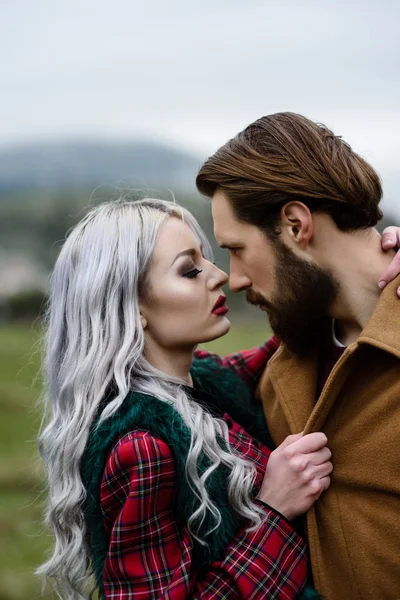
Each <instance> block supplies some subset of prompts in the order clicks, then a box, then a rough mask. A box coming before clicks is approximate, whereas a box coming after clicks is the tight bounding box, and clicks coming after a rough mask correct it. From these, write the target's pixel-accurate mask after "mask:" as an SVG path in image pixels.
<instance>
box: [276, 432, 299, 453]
mask: <svg viewBox="0 0 400 600" xmlns="http://www.w3.org/2000/svg"><path fill="white" fill-rule="evenodd" d="M302 437H303V432H301V433H295V434H294V435H288V436H287V438H285V439H284V440H283V442H282V444H280V445H279V446H278V448H280V449H281V450H283V448H286V446H290V444H293V443H294V442H297V440H299V439H301V438H302Z"/></svg>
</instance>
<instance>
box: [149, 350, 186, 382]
mask: <svg viewBox="0 0 400 600" xmlns="http://www.w3.org/2000/svg"><path fill="white" fill-rule="evenodd" d="M193 352H194V347H190V348H162V347H160V346H158V345H156V344H152V343H147V344H146V349H145V355H146V359H147V360H148V362H149V363H150V364H151V365H152V366H153V367H155V368H156V369H159V370H160V371H162V372H163V373H165V374H166V375H170V376H171V377H174V378H175V379H180V380H181V381H183V382H184V383H186V385H190V386H192V385H193V380H192V376H191V374H190V369H191V367H192V362H193Z"/></svg>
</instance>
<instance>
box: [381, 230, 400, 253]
mask: <svg viewBox="0 0 400 600" xmlns="http://www.w3.org/2000/svg"><path fill="white" fill-rule="evenodd" d="M399 241H400V228H399V227H395V226H394V225H390V226H389V227H385V229H384V230H383V232H382V248H383V249H384V250H389V249H390V248H394V247H395V246H398V245H399Z"/></svg>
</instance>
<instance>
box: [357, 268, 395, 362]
mask: <svg viewBox="0 0 400 600" xmlns="http://www.w3.org/2000/svg"><path fill="white" fill-rule="evenodd" d="M399 286H400V276H399V277H396V279H395V280H394V281H392V282H391V283H389V284H388V285H387V286H386V287H385V289H384V290H383V292H382V294H381V296H380V298H379V300H378V302H377V304H376V307H375V310H374V312H373V313H372V316H371V318H370V320H369V321H368V323H367V324H366V326H365V327H364V329H363V331H362V332H361V335H360V337H359V339H358V342H357V343H358V344H360V345H361V344H369V345H370V346H375V347H376V348H380V349H381V350H385V351H386V352H390V353H391V354H393V355H394V356H396V357H397V358H400V299H399V297H398V296H397V288H398V287H399Z"/></svg>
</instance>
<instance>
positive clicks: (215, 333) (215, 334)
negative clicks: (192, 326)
mask: <svg viewBox="0 0 400 600" xmlns="http://www.w3.org/2000/svg"><path fill="white" fill-rule="evenodd" d="M220 319H221V320H220V322H219V323H218V325H214V327H213V328H212V329H210V333H209V335H207V334H206V335H205V339H204V340H202V342H201V343H202V344H205V343H206V342H212V341H213V340H217V339H218V338H220V337H223V336H224V335H226V334H227V333H228V331H229V330H230V328H231V322H230V321H229V319H228V318H227V317H220Z"/></svg>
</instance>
